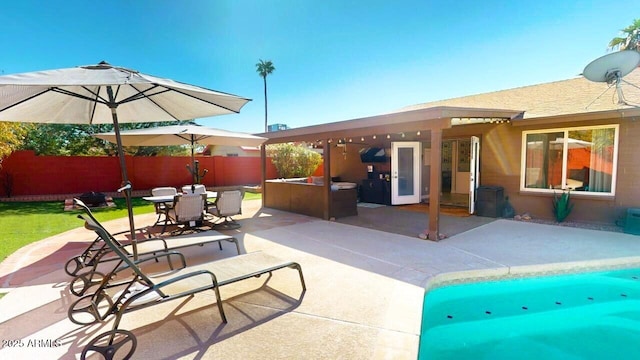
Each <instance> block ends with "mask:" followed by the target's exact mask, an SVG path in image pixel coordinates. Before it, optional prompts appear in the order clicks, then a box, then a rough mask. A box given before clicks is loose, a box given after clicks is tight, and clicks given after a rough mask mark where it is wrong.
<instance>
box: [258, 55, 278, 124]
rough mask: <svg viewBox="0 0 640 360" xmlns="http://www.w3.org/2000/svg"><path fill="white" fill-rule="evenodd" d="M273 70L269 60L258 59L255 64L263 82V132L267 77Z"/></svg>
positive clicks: (265, 112) (265, 113)
mask: <svg viewBox="0 0 640 360" xmlns="http://www.w3.org/2000/svg"><path fill="white" fill-rule="evenodd" d="M275 69H276V68H275V67H273V63H272V62H271V60H267V61H263V60H262V59H260V62H259V63H257V64H256V71H257V72H258V74H260V76H261V77H262V80H264V132H267V75H269V74H271V73H272V72H273V71H274V70H275Z"/></svg>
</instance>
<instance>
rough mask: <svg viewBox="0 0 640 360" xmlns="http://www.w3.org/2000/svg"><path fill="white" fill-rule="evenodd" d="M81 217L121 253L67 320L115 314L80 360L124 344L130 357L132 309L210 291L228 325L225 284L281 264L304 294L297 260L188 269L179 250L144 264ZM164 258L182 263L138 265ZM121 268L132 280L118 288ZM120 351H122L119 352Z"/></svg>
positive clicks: (244, 259)
mask: <svg viewBox="0 0 640 360" xmlns="http://www.w3.org/2000/svg"><path fill="white" fill-rule="evenodd" d="M78 217H80V218H81V219H83V220H85V222H86V224H85V227H86V228H88V229H90V230H93V231H95V232H96V233H97V234H98V236H99V237H100V238H102V239H105V242H106V243H107V244H108V246H109V247H110V248H111V250H112V251H113V252H114V253H115V254H116V255H117V256H118V257H119V266H117V267H116V268H114V270H112V272H110V273H108V274H107V276H106V277H105V278H104V280H103V282H102V284H101V286H100V288H99V289H98V291H96V293H94V294H91V295H85V296H83V297H81V298H80V299H78V300H77V301H76V302H74V303H73V304H72V305H71V306H70V307H69V310H68V316H69V319H70V320H71V321H72V322H74V323H76V324H79V325H90V324H94V323H96V322H98V321H103V320H105V319H106V318H108V317H109V316H110V315H115V319H114V322H113V328H112V329H111V330H110V331H107V332H105V333H102V334H100V335H97V336H96V337H94V338H93V339H92V340H90V341H89V343H88V344H87V346H86V347H85V348H84V349H83V351H82V354H81V359H85V358H86V357H87V356H88V354H90V353H92V352H97V353H100V354H101V355H102V356H103V357H105V358H107V359H111V358H114V356H116V354H115V353H116V352H117V351H118V350H121V349H122V348H124V350H123V351H126V348H130V350H129V352H128V353H127V354H124V355H125V358H128V357H130V356H131V355H132V354H133V352H134V351H135V347H136V343H137V341H136V339H135V336H134V335H133V334H132V333H131V332H129V331H126V330H122V329H118V326H119V324H120V321H121V319H122V316H123V315H124V314H125V313H128V312H131V311H134V310H138V309H143V308H147V307H150V306H153V305H156V304H160V303H164V302H166V301H170V300H175V299H179V298H183V297H185V296H191V295H193V294H196V293H199V292H204V291H209V290H211V291H213V293H214V294H215V298H216V303H217V306H218V311H219V313H220V317H221V319H222V321H223V322H224V323H226V322H227V318H226V315H225V313H224V309H223V307H222V298H221V296H220V287H221V286H223V285H227V284H231V283H234V282H238V281H242V280H245V279H249V278H252V277H259V276H261V275H263V274H269V276H271V275H272V272H274V271H276V270H279V269H283V268H292V269H295V270H297V271H298V275H299V277H300V283H301V285H302V294H304V292H306V285H305V282H304V277H303V274H302V268H301V266H300V265H299V264H298V263H296V262H288V261H282V260H280V259H277V258H274V257H272V256H270V255H267V254H265V253H262V252H254V253H250V254H243V255H238V256H235V257H231V258H226V259H223V260H218V261H213V262H209V263H204V264H200V265H196V266H191V267H188V268H185V267H184V266H186V264H185V261H184V256H182V254H179V253H175V252H174V253H164V254H159V255H155V256H152V257H147V258H145V259H143V260H141V262H140V263H136V262H134V261H133V259H132V258H131V257H130V256H129V255H128V254H127V253H125V252H124V251H122V248H121V247H120V246H118V245H117V244H116V243H115V242H114V241H112V240H111V239H112V237H111V236H110V235H109V233H108V232H107V230H105V229H104V227H102V226H101V225H100V224H99V223H98V222H97V221H96V220H95V219H94V218H92V217H91V216H88V215H84V214H83V215H78ZM162 257H166V258H167V260H169V261H170V258H171V257H178V258H179V259H180V260H181V262H182V268H181V269H180V270H173V271H169V272H165V273H162V274H157V275H150V274H147V273H145V272H144V271H143V270H141V269H140V267H139V265H140V264H141V263H143V262H146V261H151V260H155V259H160V258H162ZM122 268H125V269H128V270H130V271H131V272H132V275H133V276H132V277H131V279H130V280H128V281H127V282H126V283H123V284H122V286H120V287H117V288H116V287H109V286H106V285H108V282H109V280H108V279H111V278H112V277H113V276H115V275H116V273H117V272H119V271H120V269H122ZM85 316H86V317H87V318H85ZM123 345H126V346H123ZM122 355H123V354H119V356H122Z"/></svg>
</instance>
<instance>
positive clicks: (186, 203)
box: [162, 192, 207, 234]
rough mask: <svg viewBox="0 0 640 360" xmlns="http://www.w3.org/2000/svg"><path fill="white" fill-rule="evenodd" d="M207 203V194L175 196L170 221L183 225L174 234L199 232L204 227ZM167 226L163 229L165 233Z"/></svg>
mask: <svg viewBox="0 0 640 360" xmlns="http://www.w3.org/2000/svg"><path fill="white" fill-rule="evenodd" d="M206 202H207V194H206V192H204V193H197V194H195V193H185V194H178V195H175V196H174V198H173V209H170V210H169V212H168V215H169V219H170V220H171V221H172V222H173V223H174V224H178V225H183V226H182V227H181V228H179V229H178V230H176V231H174V232H173V233H174V234H175V233H180V234H181V233H183V232H184V231H186V230H189V229H190V230H196V231H197V230H198V227H200V226H202V221H203V220H204V210H205V203H206ZM166 228H167V225H166V224H165V226H164V227H163V228H162V232H163V233H164V232H165V230H166Z"/></svg>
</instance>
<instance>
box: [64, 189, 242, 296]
mask: <svg viewBox="0 0 640 360" xmlns="http://www.w3.org/2000/svg"><path fill="white" fill-rule="evenodd" d="M74 201H75V203H76V205H78V206H79V207H80V208H81V209H83V210H84V211H85V213H86V215H87V216H88V217H89V218H91V219H92V220H93V221H94V222H96V223H98V221H97V220H96V219H95V217H94V216H93V213H92V212H91V210H90V209H89V208H88V207H87V206H86V205H85V204H84V203H83V202H82V201H80V200H78V199H74ZM98 224H99V223H98ZM101 226H102V225H101ZM124 233H126V234H128V233H129V231H128V230H127V231H125V232H122V233H115V234H110V233H108V232H107V235H108V236H109V241H111V242H112V243H114V244H115V245H116V246H118V247H119V248H120V249H121V251H122V252H123V253H124V254H126V255H127V256H129V257H133V253H132V250H133V249H132V245H131V242H130V241H129V240H127V241H126V242H121V241H118V240H117V239H116V236H118V235H121V234H124ZM224 241H228V242H231V243H234V244H235V246H236V251H237V252H238V255H240V245H239V244H238V239H236V238H234V237H233V236H229V235H225V234H221V233H219V232H217V231H213V230H212V231H208V232H207V233H206V235H198V236H193V235H184V236H175V237H170V238H161V237H152V238H142V239H138V240H137V243H136V246H137V250H138V256H139V257H144V256H146V255H155V254H159V253H167V252H170V251H175V250H178V249H181V248H186V247H191V246H204V245H205V244H210V243H218V247H219V248H220V250H222V242H224ZM118 259H119V258H118V257H117V256H116V255H115V254H114V253H113V252H112V251H111V248H110V247H109V246H108V244H107V243H106V241H105V239H103V238H102V237H100V236H98V237H96V239H95V240H94V241H93V242H92V243H91V244H90V245H89V246H88V247H87V249H85V250H84V251H83V252H82V254H80V255H78V256H75V257H72V258H71V259H69V260H68V261H67V262H66V264H65V267H64V270H65V272H66V273H67V274H68V275H69V276H72V277H73V278H74V279H73V280H72V281H71V285H70V291H71V293H72V294H74V295H76V296H82V295H84V294H85V293H86V291H87V290H88V289H89V288H91V287H92V286H95V285H97V284H100V283H101V281H102V280H103V279H104V277H105V275H104V274H103V273H101V272H99V271H98V266H99V265H100V264H105V263H110V262H114V261H116V260H118Z"/></svg>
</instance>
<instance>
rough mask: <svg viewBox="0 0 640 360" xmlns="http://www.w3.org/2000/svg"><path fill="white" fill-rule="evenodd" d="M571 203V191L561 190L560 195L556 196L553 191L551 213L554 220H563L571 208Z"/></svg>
mask: <svg viewBox="0 0 640 360" xmlns="http://www.w3.org/2000/svg"><path fill="white" fill-rule="evenodd" d="M573 205H574V204H572V203H571V191H563V192H562V195H560V196H558V195H556V193H555V192H554V193H553V215H554V216H555V217H556V221H558V222H563V221H564V219H566V218H567V216H569V214H570V213H571V210H573Z"/></svg>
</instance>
